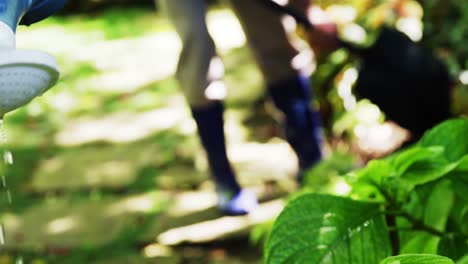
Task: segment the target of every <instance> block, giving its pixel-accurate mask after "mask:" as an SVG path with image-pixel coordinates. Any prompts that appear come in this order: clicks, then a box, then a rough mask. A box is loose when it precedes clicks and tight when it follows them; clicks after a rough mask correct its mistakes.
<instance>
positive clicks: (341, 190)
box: [333, 179, 351, 195]
mask: <svg viewBox="0 0 468 264" xmlns="http://www.w3.org/2000/svg"><path fill="white" fill-rule="evenodd" d="M333 190H334V192H335V193H336V194H338V195H347V194H349V193H350V192H351V186H350V185H349V184H348V183H347V182H346V181H345V180H344V179H339V180H337V182H336V183H335V186H334V188H333Z"/></svg>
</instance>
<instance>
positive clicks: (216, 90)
mask: <svg viewBox="0 0 468 264" xmlns="http://www.w3.org/2000/svg"><path fill="white" fill-rule="evenodd" d="M226 96H227V87H226V84H224V82H223V81H214V82H211V83H210V84H209V85H208V87H206V89H205V97H206V98H208V99H210V100H217V101H222V100H224V99H226Z"/></svg>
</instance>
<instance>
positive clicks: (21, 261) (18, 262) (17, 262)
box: [15, 257, 23, 264]
mask: <svg viewBox="0 0 468 264" xmlns="http://www.w3.org/2000/svg"><path fill="white" fill-rule="evenodd" d="M15 264H23V257H19V258H17V259H16V261H15Z"/></svg>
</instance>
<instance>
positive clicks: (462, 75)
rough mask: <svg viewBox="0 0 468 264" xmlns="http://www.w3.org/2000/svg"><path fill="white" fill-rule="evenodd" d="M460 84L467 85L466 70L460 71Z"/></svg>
mask: <svg viewBox="0 0 468 264" xmlns="http://www.w3.org/2000/svg"><path fill="white" fill-rule="evenodd" d="M459 79H460V82H461V83H463V84H464V85H468V70H465V71H462V72H461V73H460V76H459Z"/></svg>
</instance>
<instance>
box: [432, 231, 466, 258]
mask: <svg viewBox="0 0 468 264" xmlns="http://www.w3.org/2000/svg"><path fill="white" fill-rule="evenodd" d="M467 253H468V241H466V239H464V238H463V237H461V236H453V235H450V236H445V237H443V238H442V239H441V240H440V242H439V248H438V251H437V254H439V255H444V256H447V257H450V258H452V259H455V260H457V259H460V258H462V257H463V255H464V254H467ZM467 261H468V259H467Z"/></svg>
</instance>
